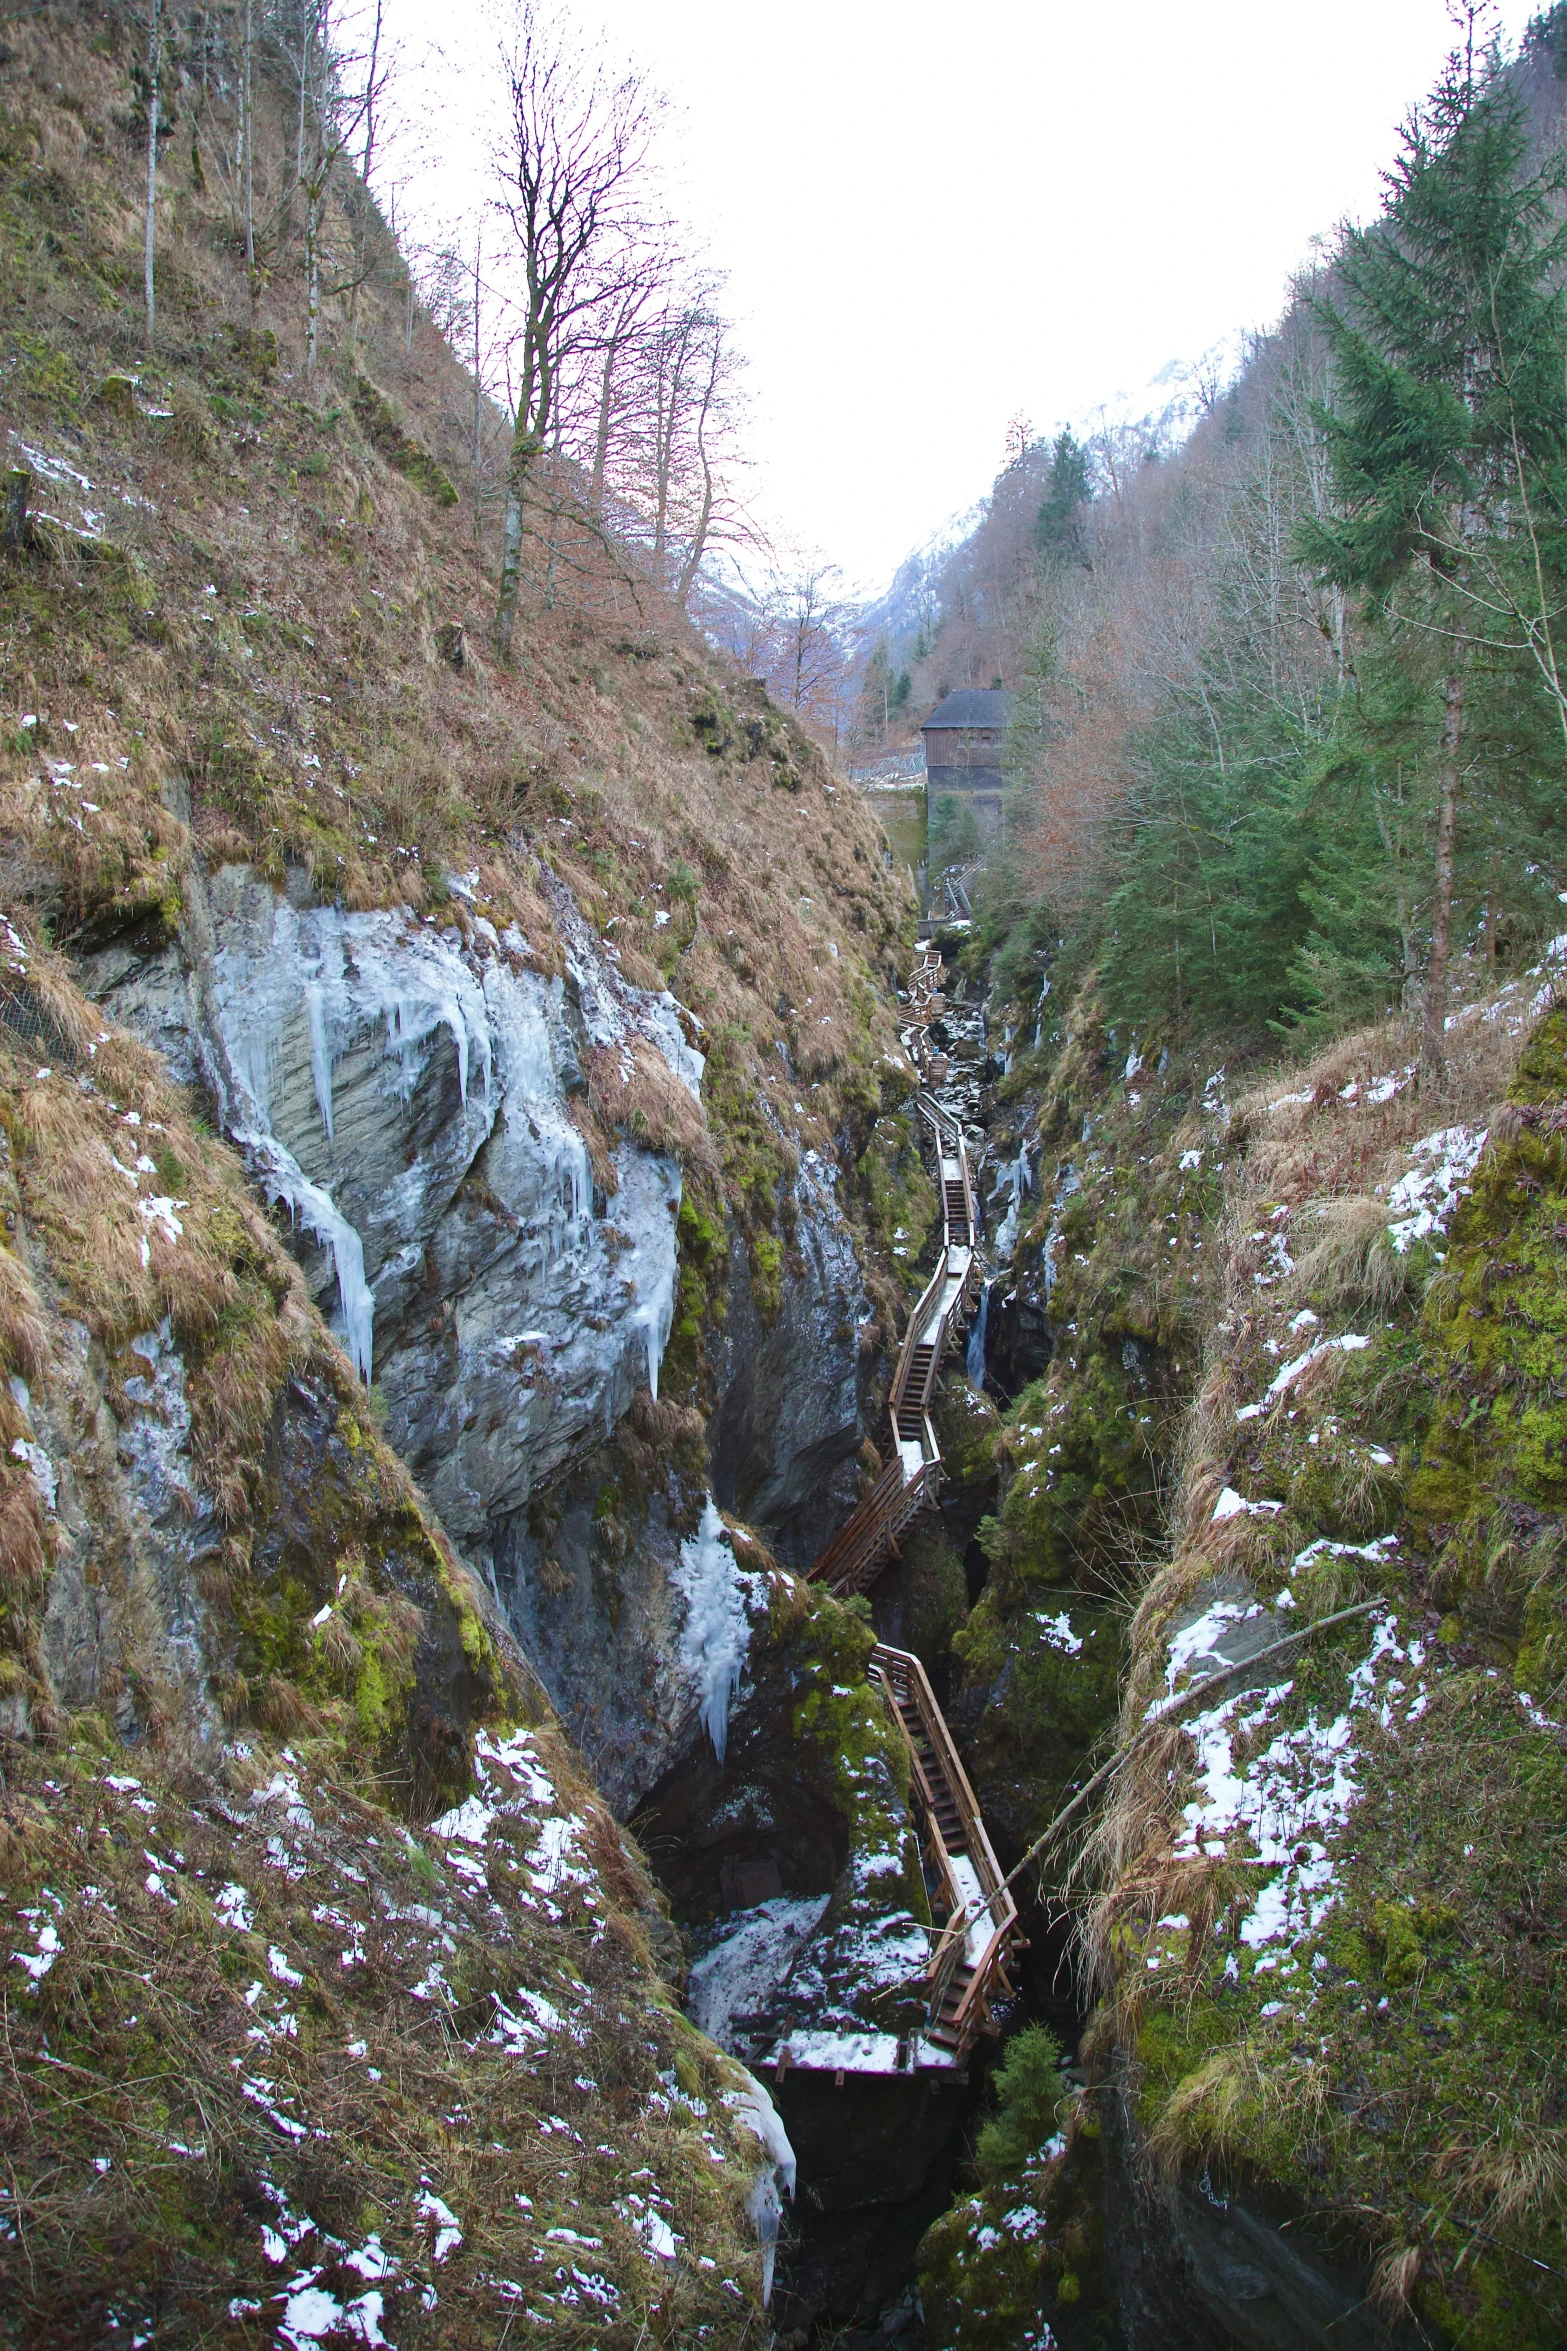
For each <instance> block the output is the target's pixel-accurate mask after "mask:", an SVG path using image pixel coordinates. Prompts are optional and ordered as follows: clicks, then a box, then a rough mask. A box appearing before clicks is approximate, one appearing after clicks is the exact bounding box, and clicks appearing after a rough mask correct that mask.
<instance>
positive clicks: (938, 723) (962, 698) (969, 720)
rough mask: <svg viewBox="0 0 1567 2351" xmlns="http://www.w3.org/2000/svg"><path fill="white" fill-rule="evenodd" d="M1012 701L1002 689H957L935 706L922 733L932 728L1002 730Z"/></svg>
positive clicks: (977, 687) (971, 687)
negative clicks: (991, 728)
mask: <svg viewBox="0 0 1567 2351" xmlns="http://www.w3.org/2000/svg"><path fill="white" fill-rule="evenodd" d="M1011 700H1012V697H1011V695H1010V694H1008V693H1007V692H1006V691H1005V689H1004V688H1002V687H990V686H959V687H958V688H957V690H956V691H955V692H954V693H951V694H948V695H947V696H946V697H945V699H944V700H942V701H940V702H938V703H937V705H936V707H935V709H934V710H933V711H932V712H931V714H930V716H929V718H927V719H926V721H925V724H924V727H923V728H922V729H921V732H922V733H928V732H929V730H930V729H931V728H932V727H1004V726H1005V725H1006V723H1007V709H1008V706H1009V704H1010V702H1011Z"/></svg>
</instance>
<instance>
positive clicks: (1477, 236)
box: [1300, 19, 1567, 1084]
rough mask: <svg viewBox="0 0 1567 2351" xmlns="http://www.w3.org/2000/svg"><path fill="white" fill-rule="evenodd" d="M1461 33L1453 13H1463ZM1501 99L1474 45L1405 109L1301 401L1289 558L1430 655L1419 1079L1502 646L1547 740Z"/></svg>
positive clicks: (1510, 148) (1434, 1049) (1549, 243)
mask: <svg viewBox="0 0 1567 2351" xmlns="http://www.w3.org/2000/svg"><path fill="white" fill-rule="evenodd" d="M1471 32H1472V19H1471ZM1527 152H1528V126H1527V122H1526V119H1525V113H1524V106H1523V100H1522V97H1521V95H1520V93H1519V90H1518V88H1517V86H1516V84H1515V82H1514V80H1513V79H1512V78H1511V77H1510V76H1509V74H1508V73H1507V71H1506V70H1505V69H1504V67H1503V66H1502V63H1501V60H1500V57H1499V54H1498V52H1497V50H1496V49H1495V47H1494V46H1492V47H1490V48H1487V49H1485V50H1484V51H1483V52H1482V53H1481V54H1480V55H1479V56H1478V57H1477V56H1476V55H1475V52H1474V48H1473V43H1472V40H1471V42H1470V44H1469V45H1468V46H1466V47H1465V48H1464V49H1463V50H1460V51H1458V52H1457V53H1455V55H1454V56H1453V57H1451V58H1450V59H1449V61H1448V64H1447V67H1446V69H1445V71H1444V73H1443V75H1442V78H1441V80H1440V81H1439V83H1438V85H1437V88H1436V90H1435V92H1434V94H1433V95H1432V97H1431V98H1430V100H1429V101H1428V102H1427V104H1426V105H1425V106H1424V107H1423V108H1422V109H1421V110H1420V111H1419V112H1418V113H1417V114H1416V115H1415V116H1414V117H1413V118H1412V119H1411V121H1410V123H1409V124H1408V126H1407V128H1406V130H1405V132H1404V137H1403V146H1402V152H1401V154H1400V156H1399V158H1398V161H1397V163H1396V165H1395V167H1394V169H1393V171H1392V172H1391V173H1390V174H1389V175H1388V196H1387V201H1386V205H1385V208H1384V211H1383V215H1382V217H1381V219H1380V220H1378V221H1377V222H1376V223H1375V224H1374V225H1373V226H1372V227H1371V228H1369V229H1366V230H1358V231H1353V232H1351V233H1350V234H1349V235H1348V236H1347V237H1346V238H1345V240H1344V244H1343V248H1342V250H1341V252H1340V254H1339V256H1338V261H1337V265H1336V271H1335V276H1336V280H1337V293H1336V298H1335V299H1334V300H1332V301H1330V302H1328V303H1326V304H1325V305H1324V306H1323V309H1322V317H1323V323H1324V326H1325V329H1326V332H1327V335H1328V340H1329V344H1330V348H1331V352H1332V358H1333V364H1334V374H1335V378H1336V392H1337V397H1336V401H1335V402H1334V404H1333V405H1332V406H1330V407H1325V408H1323V409H1321V410H1320V411H1319V415H1318V421H1319V424H1320V426H1321V429H1322V430H1323V432H1324V434H1325V435H1326V438H1327V443H1328V448H1329V453H1330V457H1331V461H1332V469H1333V477H1334V486H1335V493H1336V495H1335V505H1336V509H1337V511H1336V516H1335V517H1334V518H1333V519H1330V520H1327V521H1313V522H1312V523H1310V524H1308V525H1307V526H1305V527H1304V528H1303V530H1302V531H1301V534H1300V552H1301V553H1302V555H1303V556H1304V558H1305V559H1306V560H1307V561H1308V562H1309V563H1311V564H1313V565H1314V566H1315V567H1317V568H1318V569H1319V570H1320V571H1321V572H1323V573H1324V574H1326V576H1327V577H1328V578H1330V579H1332V580H1333V581H1335V582H1336V583H1337V584H1338V585H1339V586H1341V587H1345V588H1351V589H1358V590H1359V591H1361V592H1362V594H1363V596H1364V597H1365V599H1366V602H1367V605H1368V607H1369V608H1370V610H1371V611H1372V612H1373V613H1375V614H1377V615H1378V616H1380V617H1381V618H1383V619H1385V620H1386V621H1387V622H1388V623H1389V625H1390V626H1391V627H1392V628H1393V630H1394V631H1395V633H1398V632H1403V633H1404V634H1406V635H1410V634H1418V635H1423V636H1424V637H1425V638H1426V639H1427V641H1428V643H1429V645H1430V646H1431V647H1433V648H1435V649H1437V650H1438V651H1439V653H1440V665H1439V666H1440V688H1439V693H1440V707H1441V719H1440V734H1439V743H1438V746H1437V758H1436V767H1437V773H1436V785H1437V793H1436V800H1437V824H1436V848H1435V865H1434V873H1433V876H1432V893H1431V914H1430V946H1429V950H1428V954H1427V959H1426V987H1425V1012H1424V1025H1423V1033H1422V1039H1421V1052H1420V1069H1421V1078H1422V1082H1423V1083H1426V1084H1436V1083H1439V1082H1440V1080H1441V1077H1442V1073H1443V1064H1444V1050H1443V1034H1444V1028H1445V1021H1446V1010H1447V1000H1448V963H1449V956H1450V934H1451V923H1452V908H1453V875H1454V855H1455V840H1456V835H1457V827H1458V818H1459V803H1460V792H1461V786H1462V780H1463V775H1464V770H1465V701H1466V694H1467V693H1468V691H1469V689H1470V681H1471V679H1472V676H1473V674H1474V671H1475V667H1476V663H1477V660H1479V659H1481V658H1482V657H1483V658H1484V660H1485V663H1486V665H1487V667H1488V669H1490V670H1492V671H1493V672H1494V669H1495V666H1496V662H1497V659H1498V657H1499V656H1500V657H1502V658H1504V659H1506V658H1507V657H1509V656H1511V657H1512V658H1513V659H1515V660H1516V662H1517V664H1518V666H1519V668H1520V669H1521V670H1523V671H1526V672H1532V678H1531V681H1530V682H1531V683H1532V685H1533V686H1534V687H1535V688H1537V689H1538V690H1539V691H1540V692H1542V693H1543V694H1544V695H1545V696H1546V698H1547V699H1548V700H1549V701H1550V702H1551V703H1552V704H1553V706H1554V707H1555V709H1556V711H1557V713H1558V715H1559V716H1560V719H1561V722H1562V737H1563V740H1564V741H1567V697H1564V695H1563V691H1562V678H1561V675H1560V673H1559V671H1558V668H1557V657H1556V644H1555V636H1554V631H1553V607H1552V591H1553V584H1554V583H1553V579H1552V576H1551V575H1552V574H1553V572H1554V571H1555V568H1556V559H1557V557H1558V555H1559V551H1560V550H1559V542H1560V539H1561V535H1562V518H1563V511H1564V506H1563V495H1562V493H1563V457H1564V425H1567V413H1564V404H1563V363H1564V356H1567V333H1564V316H1563V297H1562V294H1561V292H1560V291H1559V289H1558V286H1557V283H1556V280H1557V278H1558V275H1559V273H1560V270H1561V267H1562V264H1563V262H1564V260H1567V229H1564V228H1563V227H1561V226H1559V225H1558V223H1557V221H1556V219H1555V214H1554V203H1553V200H1554V199H1555V198H1556V197H1557V196H1558V194H1559V193H1560V191H1561V189H1562V186H1563V184H1564V175H1563V170H1562V167H1561V165H1560V164H1559V163H1552V164H1549V165H1547V166H1546V167H1544V168H1542V169H1539V170H1536V171H1534V172H1532V173H1529V174H1528V175H1527V176H1526V174H1525V170H1524V166H1525V161H1526V157H1527Z"/></svg>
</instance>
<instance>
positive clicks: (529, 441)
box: [495, 417, 540, 668]
mask: <svg viewBox="0 0 1567 2351" xmlns="http://www.w3.org/2000/svg"><path fill="white" fill-rule="evenodd" d="M539 445H540V444H539V436H538V434H537V433H535V432H530V431H529V430H528V429H527V427H526V426H525V424H524V423H523V421H522V419H521V418H520V417H519V419H518V421H517V430H516V432H515V433H514V434H513V436H512V444H511V458H510V461H509V462H508V464H507V467H506V521H505V525H504V527H503V530H502V534H501V586H500V594H499V596H498V597H497V598H496V603H495V654H496V659H497V660H498V661H500V662H501V663H502V664H503V665H504V666H505V667H507V668H510V666H511V657H512V636H513V633H514V631H515V629H516V626H517V599H518V597H519V595H520V594H521V592H522V502H523V497H524V495H525V493H526V491H527V487H528V476H529V474H530V473H531V472H532V470H533V461H534V459H535V458H536V457H537V456H538V454H539Z"/></svg>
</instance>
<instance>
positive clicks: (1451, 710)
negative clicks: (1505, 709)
mask: <svg viewBox="0 0 1567 2351" xmlns="http://www.w3.org/2000/svg"><path fill="white" fill-rule="evenodd" d="M1442 700H1443V704H1444V706H1445V708H1444V714H1443V719H1442V766H1441V782H1442V800H1441V806H1440V808H1439V810H1438V812H1437V821H1436V895H1435V898H1434V900H1433V902H1432V907H1431V954H1430V959H1429V961H1428V962H1427V965H1426V1008H1425V1025H1424V1028H1423V1029H1422V1031H1421V1037H1420V1085H1421V1089H1422V1091H1425V1090H1426V1089H1430V1090H1431V1091H1433V1092H1434V1091H1436V1090H1438V1089H1439V1088H1440V1087H1441V1085H1442V1083H1443V1081H1444V1079H1445V1077H1446V1074H1447V1043H1446V1040H1447V970H1448V964H1449V961H1450V960H1451V952H1452V949H1451V934H1452V923H1453V836H1454V834H1455V833H1456V832H1457V829H1458V777H1459V760H1460V754H1461V752H1462V749H1463V729H1464V681H1463V679H1462V677H1461V676H1460V675H1459V673H1458V671H1457V670H1449V671H1448V673H1447V676H1446V678H1445V679H1444V680H1443V682H1442Z"/></svg>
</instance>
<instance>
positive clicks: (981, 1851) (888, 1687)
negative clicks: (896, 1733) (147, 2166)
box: [871, 1645, 1022, 2065]
mask: <svg viewBox="0 0 1567 2351" xmlns="http://www.w3.org/2000/svg"><path fill="white" fill-rule="evenodd" d="M871 1669H872V1671H873V1672H875V1673H877V1674H879V1676H880V1677H881V1681H882V1685H883V1687H884V1689H885V1691H886V1693H887V1698H888V1702H889V1704H890V1706H891V1708H892V1712H893V1715H894V1717H895V1719H896V1721H897V1722H898V1724H899V1727H900V1728H901V1729H902V1732H903V1735H904V1738H905V1740H906V1741H907V1744H908V1749H909V1762H910V1785H911V1792H912V1795H913V1800H914V1806H915V1811H916V1813H917V1814H918V1816H919V1818H920V1822H921V1826H922V1828H923V1830H924V1834H925V1851H926V1856H927V1859H928V1861H929V1864H930V1870H931V1875H932V1877H933V1878H934V1880H935V1894H934V1898H933V1899H934V1902H935V1904H936V1905H937V1906H939V1907H940V1908H941V1909H942V1910H944V1911H945V1913H946V1916H945V1918H944V1920H943V1921H942V1923H941V1925H940V1931H939V1933H938V1935H937V1937H936V1940H935V1943H934V1945H933V1947H932V1951H931V1956H930V1965H929V1969H928V1971H927V1977H926V1984H927V1996H926V2026H925V2039H926V2041H927V2042H928V2043H930V2044H931V2048H932V2054H934V2052H935V2051H937V2050H939V2051H941V2052H942V2056H941V2058H940V2059H939V2060H938V2062H942V2063H948V2064H955V2065H961V2064H962V2063H963V2062H964V2061H965V2059H966V2058H967V2056H968V2054H969V2052H970V2050H971V2049H972V2048H973V2046H974V2043H975V2042H976V2041H977V2040H978V2039H979V2038H980V2036H981V2035H982V2034H985V2033H990V2032H993V2031H994V2030H995V2029H996V2028H995V2025H994V2023H993V2020H992V2016H991V2005H992V2002H993V2000H994V1999H995V1997H996V1995H997V1993H998V1992H1010V1991H1011V1989H1012V1986H1011V1982H1010V1979H1009V1977H1008V1975H1007V1962H1008V1960H1009V1958H1010V1956H1011V1954H1012V1952H1013V1951H1014V1949H1017V1948H1019V1947H1020V1946H1021V1943H1022V1935H1021V1932H1020V1930H1019V1926H1018V1914H1017V1905H1016V1904H1015V1903H1014V1901H1013V1899H1012V1895H1011V1893H1010V1891H1009V1889H1008V1887H1007V1885H1006V1881H1005V1876H1004V1873H1003V1871H1002V1869H1001V1865H1000V1863H999V1862H998V1861H997V1859H996V1856H995V1854H994V1853H993V1852H992V1850H991V1845H990V1839H989V1837H988V1836H987V1835H986V1833H985V1823H984V1819H983V1817H982V1815H981V1813H980V1809H979V1802H978V1799H977V1798H976V1796H975V1794H974V1791H973V1789H972V1788H971V1787H970V1785H969V1780H968V1774H967V1773H966V1772H965V1771H964V1769H963V1766H962V1764H961V1762H960V1761H959V1760H958V1752H957V1749H956V1747H955V1746H954V1745H953V1743H952V1734H951V1733H950V1731H949V1730H948V1729H947V1725H946V1722H945V1720H944V1719H943V1717H942V1713H941V1709H940V1708H939V1707H938V1705H937V1704H936V1700H935V1695H934V1693H933V1692H932V1690H931V1686H930V1683H929V1681H928V1680H927V1678H926V1674H925V1668H924V1667H923V1665H921V1663H920V1661H919V1659H918V1658H917V1657H915V1656H914V1655H913V1654H912V1653H911V1652H910V1651H908V1650H906V1649H891V1648H888V1647H886V1646H885V1645H881V1646H878V1647H877V1648H876V1649H875V1650H874V1651H873V1652H872V1655H871Z"/></svg>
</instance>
